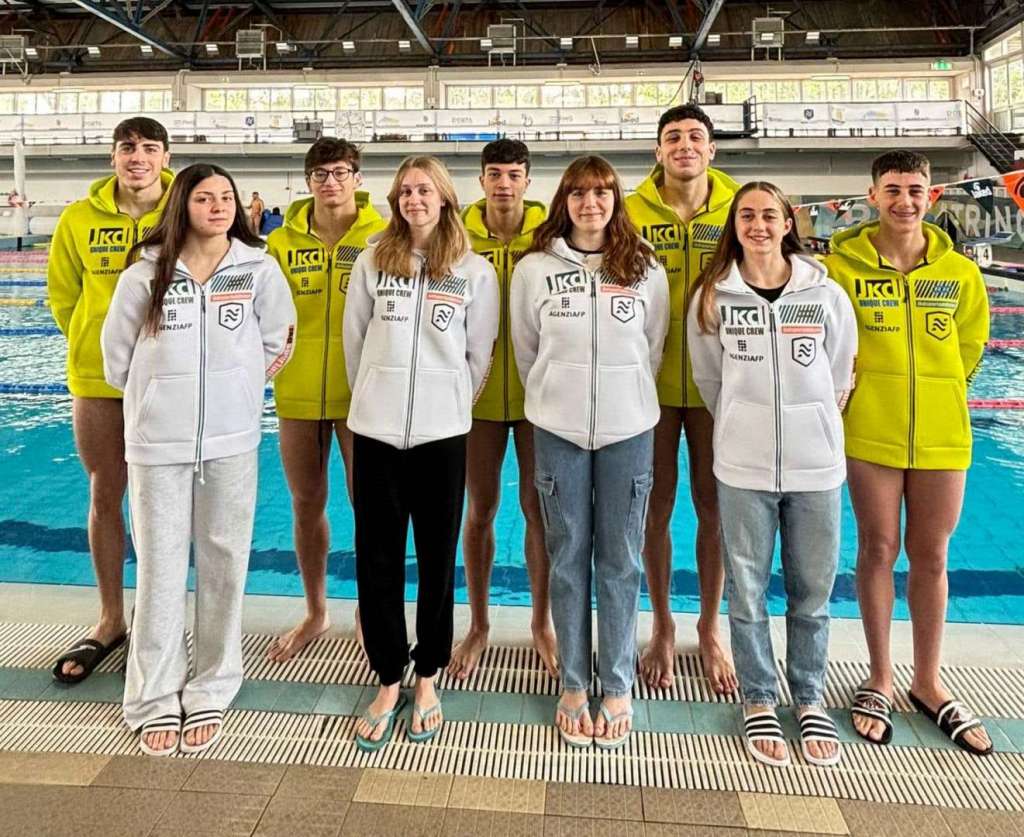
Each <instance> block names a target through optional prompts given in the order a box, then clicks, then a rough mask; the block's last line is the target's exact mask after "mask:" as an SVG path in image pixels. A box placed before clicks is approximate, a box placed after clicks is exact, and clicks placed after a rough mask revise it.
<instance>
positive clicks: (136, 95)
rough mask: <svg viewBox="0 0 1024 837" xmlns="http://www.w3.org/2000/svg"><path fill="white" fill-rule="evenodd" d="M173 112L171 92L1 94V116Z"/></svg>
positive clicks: (56, 91) (59, 91) (106, 91)
mask: <svg viewBox="0 0 1024 837" xmlns="http://www.w3.org/2000/svg"><path fill="white" fill-rule="evenodd" d="M170 109H171V91H170V90H103V91H98V90H59V89H58V90H43V91H36V92H31V93H2V94H0V114H7V115H12V114H23V115H26V116H30V115H33V114H38V115H43V116H45V115H49V114H68V113H123V114H125V115H131V114H133V113H159V112H161V111H169V110H170Z"/></svg>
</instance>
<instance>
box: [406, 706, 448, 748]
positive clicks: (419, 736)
mask: <svg viewBox="0 0 1024 837" xmlns="http://www.w3.org/2000/svg"><path fill="white" fill-rule="evenodd" d="M412 714H413V717H414V718H415V717H416V716H419V719H420V724H425V723H426V721H427V718H429V717H431V716H433V715H440V714H441V701H438V702H437V703H435V704H434V705H433V706H431V707H430V708H429V709H427V710H426V711H424V710H422V709H420V708H419V707H418V706H417V705H416V704H413V706H412ZM443 726H444V718H443V717H442V719H441V723H439V724H438V725H437V726H436V727H433V728H431V729H424V730H423V731H422V732H413V731H412V724H409V730H408V732H406V734H405V735H406V738H408V739H409V740H410V741H412V742H413V743H415V744H425V743H426V742H427V741H430V739H431V738H433V737H434V736H435V735H437V733H438V732H439V731H440V730H441V727H443Z"/></svg>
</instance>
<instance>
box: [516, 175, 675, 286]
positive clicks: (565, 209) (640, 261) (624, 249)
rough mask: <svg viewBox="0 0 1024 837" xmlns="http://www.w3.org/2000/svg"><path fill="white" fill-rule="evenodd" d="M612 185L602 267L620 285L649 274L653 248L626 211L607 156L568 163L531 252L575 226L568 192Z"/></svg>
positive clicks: (616, 176)
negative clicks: (613, 202)
mask: <svg viewBox="0 0 1024 837" xmlns="http://www.w3.org/2000/svg"><path fill="white" fill-rule="evenodd" d="M593 188H601V189H610V190H611V192H612V195H613V196H614V198H615V206H614V209H612V217H611V220H610V221H609V222H608V226H607V227H605V231H606V232H605V247H604V251H603V253H602V259H601V270H602V271H604V273H606V274H607V275H609V276H611V277H612V278H613V279H614V280H615V281H616V282H617V283H618V284H620V285H632V284H633V283H634V282H637V281H639V280H641V279H643V278H644V277H645V276H646V275H647V268H648V267H649V266H651V265H653V264H654V263H655V259H654V249H653V248H652V247H651V246H650V245H649V244H648V243H647V242H646V241H644V240H643V239H642V238H641V237H640V233H639V232H637V229H636V227H634V226H633V222H632V221H630V220H629V216H628V215H627V214H626V206H625V203H624V201H623V199H622V184H621V183H620V182H619V176H618V174H616V173H615V169H614V168H612V164H611V163H609V162H608V161H607V160H606V159H604V157H597V156H590V157H578V158H576V159H575V160H573V161H572V162H571V163H570V164H569V168H567V169H566V170H565V173H564V174H563V175H562V179H561V180H560V181H559V183H558V189H557V190H556V191H555V196H554V198H552V199H551V206H550V207H549V208H548V217H547V218H546V219H545V220H544V222H543V223H541V225H540V226H539V227H537V229H536V230H534V232H533V244H532V245H531V247H530V251H529V252H540V253H543V252H544V251H546V250H548V249H549V248H550V246H551V243H552V241H554V240H555V239H556V238H568V237H569V235H570V234H571V233H572V230H573V223H572V219H571V218H570V217H569V194H570V193H571V192H572V191H573V190H575V189H593Z"/></svg>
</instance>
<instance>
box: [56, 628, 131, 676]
mask: <svg viewBox="0 0 1024 837" xmlns="http://www.w3.org/2000/svg"><path fill="white" fill-rule="evenodd" d="M127 638H128V634H121V636H119V637H118V638H117V639H115V640H114V641H113V642H111V643H110V644H109V645H104V644H103V643H102V642H100V641H99V640H98V639H80V640H79V641H78V642H76V643H75V644H74V645H73V646H72V647H71V648H69V649H68V650H67V651H65V652H64V653H63V654H61V655H60V657H58V658H57V662H56V664H55V665H54V667H53V679H54V680H56V681H57V682H58V683H65V684H67V685H68V686H73V685H74V684H76V683H81V682H82V681H83V680H85V678H87V677H88V676H89V675H90V674H92V673H93V672H94V671H95V670H96V667H97V666H98V665H99V664H100V663H102V662H103V661H104V660H105V659H107V657H109V656H110V655H111V654H113V653H114V652H115V651H116V650H117V649H118V648H120V647H121V646H122V645H123V644H124V641H125V640H126V639H127ZM65 663H75V664H76V665H80V666H81V667H82V672H81V673H80V674H65V673H64V671H63V669H64V664H65Z"/></svg>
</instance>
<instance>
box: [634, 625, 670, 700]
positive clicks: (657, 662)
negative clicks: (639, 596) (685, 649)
mask: <svg viewBox="0 0 1024 837" xmlns="http://www.w3.org/2000/svg"><path fill="white" fill-rule="evenodd" d="M675 656H676V633H675V625H673V626H672V627H671V628H670V629H669V630H660V629H658V628H657V627H655V629H654V632H653V633H652V634H651V641H650V642H649V643H648V644H647V648H645V649H644V653H643V654H642V655H641V656H640V676H641V677H643V679H644V682H645V683H646V684H647V685H648V686H650V687H651V688H652V689H667V688H668V687H669V686H671V685H672V676H673V674H674V666H675Z"/></svg>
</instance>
